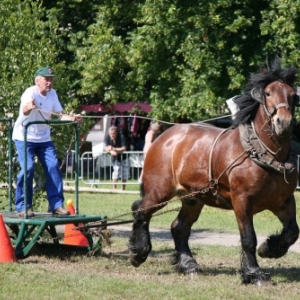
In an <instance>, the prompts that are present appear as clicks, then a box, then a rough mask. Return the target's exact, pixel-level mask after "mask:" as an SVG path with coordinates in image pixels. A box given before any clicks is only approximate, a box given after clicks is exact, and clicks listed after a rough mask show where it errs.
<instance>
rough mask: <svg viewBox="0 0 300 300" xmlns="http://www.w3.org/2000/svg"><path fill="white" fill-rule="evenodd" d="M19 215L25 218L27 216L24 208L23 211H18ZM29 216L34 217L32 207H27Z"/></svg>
mask: <svg viewBox="0 0 300 300" xmlns="http://www.w3.org/2000/svg"><path fill="white" fill-rule="evenodd" d="M18 217H19V218H24V217H25V210H22V211H20V212H18ZM27 217H28V218H32V217H34V213H33V211H32V209H31V208H28V209H27Z"/></svg>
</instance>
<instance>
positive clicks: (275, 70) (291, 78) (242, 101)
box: [233, 58, 297, 127]
mask: <svg viewBox="0 0 300 300" xmlns="http://www.w3.org/2000/svg"><path fill="white" fill-rule="evenodd" d="M296 75H297V72H296V69H295V67H294V66H291V67H288V68H286V69H281V63H280V59H279V58H276V59H275V60H274V61H273V63H272V65H271V67H267V68H264V69H262V70H261V72H260V73H258V74H251V75H250V79H249V82H248V83H247V85H246V87H245V89H244V90H243V92H242V94H241V95H238V96H236V97H235V98H234V102H235V103H236V104H237V107H238V112H237V113H236V114H235V118H234V120H233V127H237V126H238V125H239V124H247V123H250V122H251V121H252V120H253V119H254V116H255V115H256V112H257V110H258V107H259V102H257V101H256V100H254V99H253V98H252V96H251V90H252V89H253V88H254V87H256V88H259V89H262V90H263V89H264V88H265V87H266V86H267V85H268V84H270V83H272V82H274V81H277V80H279V81H283V82H285V83H287V84H289V85H290V86H293V84H294V82H295V80H296Z"/></svg>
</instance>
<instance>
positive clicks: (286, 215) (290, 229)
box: [258, 196, 299, 258]
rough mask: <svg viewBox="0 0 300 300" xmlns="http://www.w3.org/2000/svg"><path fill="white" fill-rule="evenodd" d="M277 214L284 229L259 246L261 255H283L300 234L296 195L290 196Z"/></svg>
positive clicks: (272, 256) (273, 256) (277, 256)
mask: <svg viewBox="0 0 300 300" xmlns="http://www.w3.org/2000/svg"><path fill="white" fill-rule="evenodd" d="M275 214H276V215H277V217H278V218H279V220H280V221H281V223H282V224H283V229H282V231H281V233H280V234H276V235H272V236H270V237H269V238H268V239H267V240H266V241H264V242H263V243H262V244H261V245H260V246H259V248H258V255H259V256H261V257H268V258H279V257H282V256H283V255H285V254H286V253H287V251H288V249H289V247H290V246H291V245H292V244H294V243H295V242H296V241H297V239H298V236H299V227H298V224H297V221H296V206H295V198H294V196H292V197H290V198H289V199H288V201H287V203H286V204H285V205H284V207H283V208H282V209H281V210H279V211H278V212H275Z"/></svg>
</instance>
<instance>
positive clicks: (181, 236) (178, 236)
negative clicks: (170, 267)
mask: <svg viewBox="0 0 300 300" xmlns="http://www.w3.org/2000/svg"><path fill="white" fill-rule="evenodd" d="M203 206H204V205H203V204H201V203H200V202H199V201H197V200H193V199H189V200H184V201H183V206H182V209H181V210H180V212H179V214H178V216H177V218H176V219H175V220H174V222H173V223H172V226H171V233H172V236H173V239H174V243H175V254H174V261H173V264H176V268H177V270H178V272H180V273H184V274H191V273H199V272H201V268H200V266H199V265H198V263H197V262H196V260H195V259H194V258H193V255H192V253H191V250H190V247H189V244H188V240H189V237H190V233H191V227H192V225H193V224H194V223H195V222H196V221H197V219H198V217H199V215H200V213H201V210H202V208H203Z"/></svg>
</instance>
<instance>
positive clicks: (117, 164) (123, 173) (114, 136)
mask: <svg viewBox="0 0 300 300" xmlns="http://www.w3.org/2000/svg"><path fill="white" fill-rule="evenodd" d="M104 143H105V151H106V152H108V153H110V154H111V160H112V164H113V173H112V181H113V189H116V188H117V182H118V179H121V180H122V183H123V184H122V190H125V187H126V185H125V183H126V181H127V179H128V173H129V172H128V161H127V158H126V154H122V153H123V152H124V151H126V150H127V143H126V139H125V137H124V135H123V134H121V133H120V132H118V128H117V127H116V126H111V127H110V128H109V131H108V135H107V136H106V137H105V140H104Z"/></svg>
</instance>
